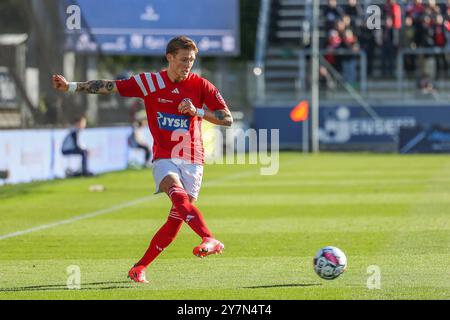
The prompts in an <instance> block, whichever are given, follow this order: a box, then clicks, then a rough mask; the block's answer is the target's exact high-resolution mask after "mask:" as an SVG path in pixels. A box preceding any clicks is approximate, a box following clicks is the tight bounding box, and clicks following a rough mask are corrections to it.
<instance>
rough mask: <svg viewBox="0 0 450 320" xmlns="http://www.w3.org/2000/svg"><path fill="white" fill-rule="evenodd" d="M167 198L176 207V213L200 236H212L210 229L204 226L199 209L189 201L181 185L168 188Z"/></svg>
mask: <svg viewBox="0 0 450 320" xmlns="http://www.w3.org/2000/svg"><path fill="white" fill-rule="evenodd" d="M169 198H170V200H172V204H173V206H174V207H175V208H176V210H177V213H178V215H179V216H180V217H181V218H182V219H183V220H184V221H185V222H186V223H187V224H188V225H189V227H191V228H192V230H194V231H195V233H197V234H198V235H199V236H200V237H201V238H204V237H212V233H211V231H209V229H208V227H207V226H206V223H205V220H203V216H202V214H201V213H200V211H199V210H198V209H197V208H196V207H195V206H194V205H193V204H191V202H190V201H189V196H188V194H187V193H186V190H184V189H183V188H181V187H178V186H172V187H170V188H169Z"/></svg>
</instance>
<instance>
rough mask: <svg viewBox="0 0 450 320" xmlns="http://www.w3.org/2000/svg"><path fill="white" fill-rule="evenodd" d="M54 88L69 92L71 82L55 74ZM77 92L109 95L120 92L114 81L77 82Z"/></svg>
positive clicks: (53, 79)
mask: <svg viewBox="0 0 450 320" xmlns="http://www.w3.org/2000/svg"><path fill="white" fill-rule="evenodd" d="M52 82H53V88H55V89H56V90H59V91H68V90H69V82H68V81H67V80H66V78H64V77H63V76H62V75H59V74H55V75H53V77H52ZM75 84H76V90H75V91H76V92H85V93H94V94H109V93H113V92H114V93H115V92H119V91H118V89H117V86H116V81H114V80H91V81H86V82H75Z"/></svg>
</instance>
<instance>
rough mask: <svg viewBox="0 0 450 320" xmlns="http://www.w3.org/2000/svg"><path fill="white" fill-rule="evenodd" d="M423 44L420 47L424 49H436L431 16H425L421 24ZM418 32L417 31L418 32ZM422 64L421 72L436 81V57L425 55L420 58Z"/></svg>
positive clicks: (429, 54)
mask: <svg viewBox="0 0 450 320" xmlns="http://www.w3.org/2000/svg"><path fill="white" fill-rule="evenodd" d="M421 30H422V34H421V37H420V39H421V42H420V43H419V46H420V47H422V48H426V49H429V48H433V47H434V44H435V42H434V28H433V20H432V19H431V17H430V16H429V15H424V16H423V19H422V24H421ZM416 32H417V30H416ZM419 59H420V60H421V62H420V72H421V73H422V74H427V75H428V76H429V77H431V79H435V77H436V60H435V58H434V55H433V54H431V53H425V54H424V55H421V56H419Z"/></svg>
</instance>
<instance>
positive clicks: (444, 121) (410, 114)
mask: <svg viewBox="0 0 450 320" xmlns="http://www.w3.org/2000/svg"><path fill="white" fill-rule="evenodd" d="M293 106H294V104H293V105H292V106H276V107H266V106H256V107H255V110H254V119H253V125H254V127H255V128H256V129H275V128H278V129H280V146H285V147H289V146H293V147H298V146H300V145H301V143H302V139H303V136H302V134H303V130H302V126H303V125H304V123H303V122H299V123H295V122H293V121H292V120H291V119H290V117H289V113H290V111H291V110H292V108H293ZM373 109H374V111H375V112H376V113H377V114H378V116H379V118H378V119H374V118H373V117H371V116H370V115H369V114H368V113H367V112H366V111H365V110H364V109H363V108H361V107H359V106H349V105H339V106H321V107H320V111H319V139H320V144H321V145H322V146H332V147H340V146H342V147H348V146H351V145H359V146H361V145H366V146H367V147H368V148H369V149H370V146H371V145H377V144H378V145H380V144H390V145H395V147H397V144H398V137H399V132H400V128H415V127H417V126H421V127H423V128H427V127H431V126H433V125H440V126H449V125H450V105H444V106H425V105H423V106H374V107H373Z"/></svg>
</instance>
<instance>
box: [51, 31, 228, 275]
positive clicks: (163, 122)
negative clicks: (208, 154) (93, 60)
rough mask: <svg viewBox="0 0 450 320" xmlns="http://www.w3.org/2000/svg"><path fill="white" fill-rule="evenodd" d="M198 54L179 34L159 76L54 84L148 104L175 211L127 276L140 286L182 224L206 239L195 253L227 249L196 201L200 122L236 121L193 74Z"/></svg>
mask: <svg viewBox="0 0 450 320" xmlns="http://www.w3.org/2000/svg"><path fill="white" fill-rule="evenodd" d="M197 53H198V49H197V46H196V45H195V43H194V41H192V40H191V39H189V38H188V37H185V36H179V37H175V38H173V39H171V40H170V41H169V43H168V44H167V48H166V58H167V61H168V67H167V69H166V70H163V71H160V72H156V73H149V72H145V73H141V74H138V75H135V76H132V77H131V78H129V79H128V80H117V81H111V80H93V81H87V82H67V80H66V79H65V78H64V77H63V76H61V75H53V86H54V88H55V89H57V90H60V91H69V92H86V93H97V94H108V93H113V92H118V93H119V94H120V95H122V96H125V97H138V98H142V99H143V100H144V103H145V108H146V113H147V119H148V125H149V128H150V132H151V134H152V136H153V139H154V145H153V155H154V158H153V177H154V180H155V186H156V190H157V192H164V193H166V194H167V195H168V197H169V199H170V201H171V202H172V208H171V209H170V213H169V216H168V218H167V221H166V222H165V224H164V225H163V226H162V227H161V228H160V229H159V230H158V231H157V232H156V234H155V235H154V236H153V238H152V240H151V242H150V246H149V247H148V249H147V251H146V252H145V254H144V256H143V257H142V258H141V259H140V260H139V261H138V262H137V263H136V264H135V265H134V266H133V267H132V268H131V269H130V271H129V272H128V276H129V277H130V278H131V279H132V280H134V281H136V282H144V283H147V282H148V281H147V280H146V278H145V270H146V268H147V267H148V265H150V263H152V262H153V261H154V259H155V258H156V257H157V256H158V255H159V254H160V253H161V252H162V251H163V250H164V249H165V248H166V247H167V246H168V245H169V244H170V243H171V242H172V241H173V240H174V239H175V237H176V235H177V234H178V231H179V230H180V228H181V225H182V224H183V221H184V222H186V223H187V224H188V225H189V227H191V228H192V230H194V232H195V233H197V235H199V236H200V237H201V239H202V242H201V243H200V244H199V245H198V246H196V247H195V248H194V250H193V253H194V255H196V256H198V257H201V258H203V257H205V256H208V255H210V254H220V253H222V251H223V249H224V245H223V243H221V242H220V241H219V240H217V239H215V237H214V236H213V234H212V233H211V231H210V230H209V229H208V227H207V226H206V223H205V220H204V219H203V216H202V214H201V213H200V211H199V210H198V208H197V207H196V206H195V205H194V203H195V201H196V199H197V197H198V194H199V191H200V186H201V181H202V175H203V162H204V159H203V142H202V138H201V134H200V126H201V121H202V119H205V120H207V121H209V122H211V123H214V124H217V125H223V126H231V124H232V123H233V118H232V116H231V113H230V111H229V109H228V107H227V104H226V103H225V101H224V100H223V98H222V96H221V95H220V93H219V91H218V90H217V88H216V87H214V85H212V84H211V83H210V82H209V81H208V80H206V79H204V78H202V77H200V76H198V75H196V74H194V73H192V72H191V68H192V66H193V64H194V61H195V59H196V55H197ZM204 106H206V107H207V108H204ZM180 140H181V142H180Z"/></svg>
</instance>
